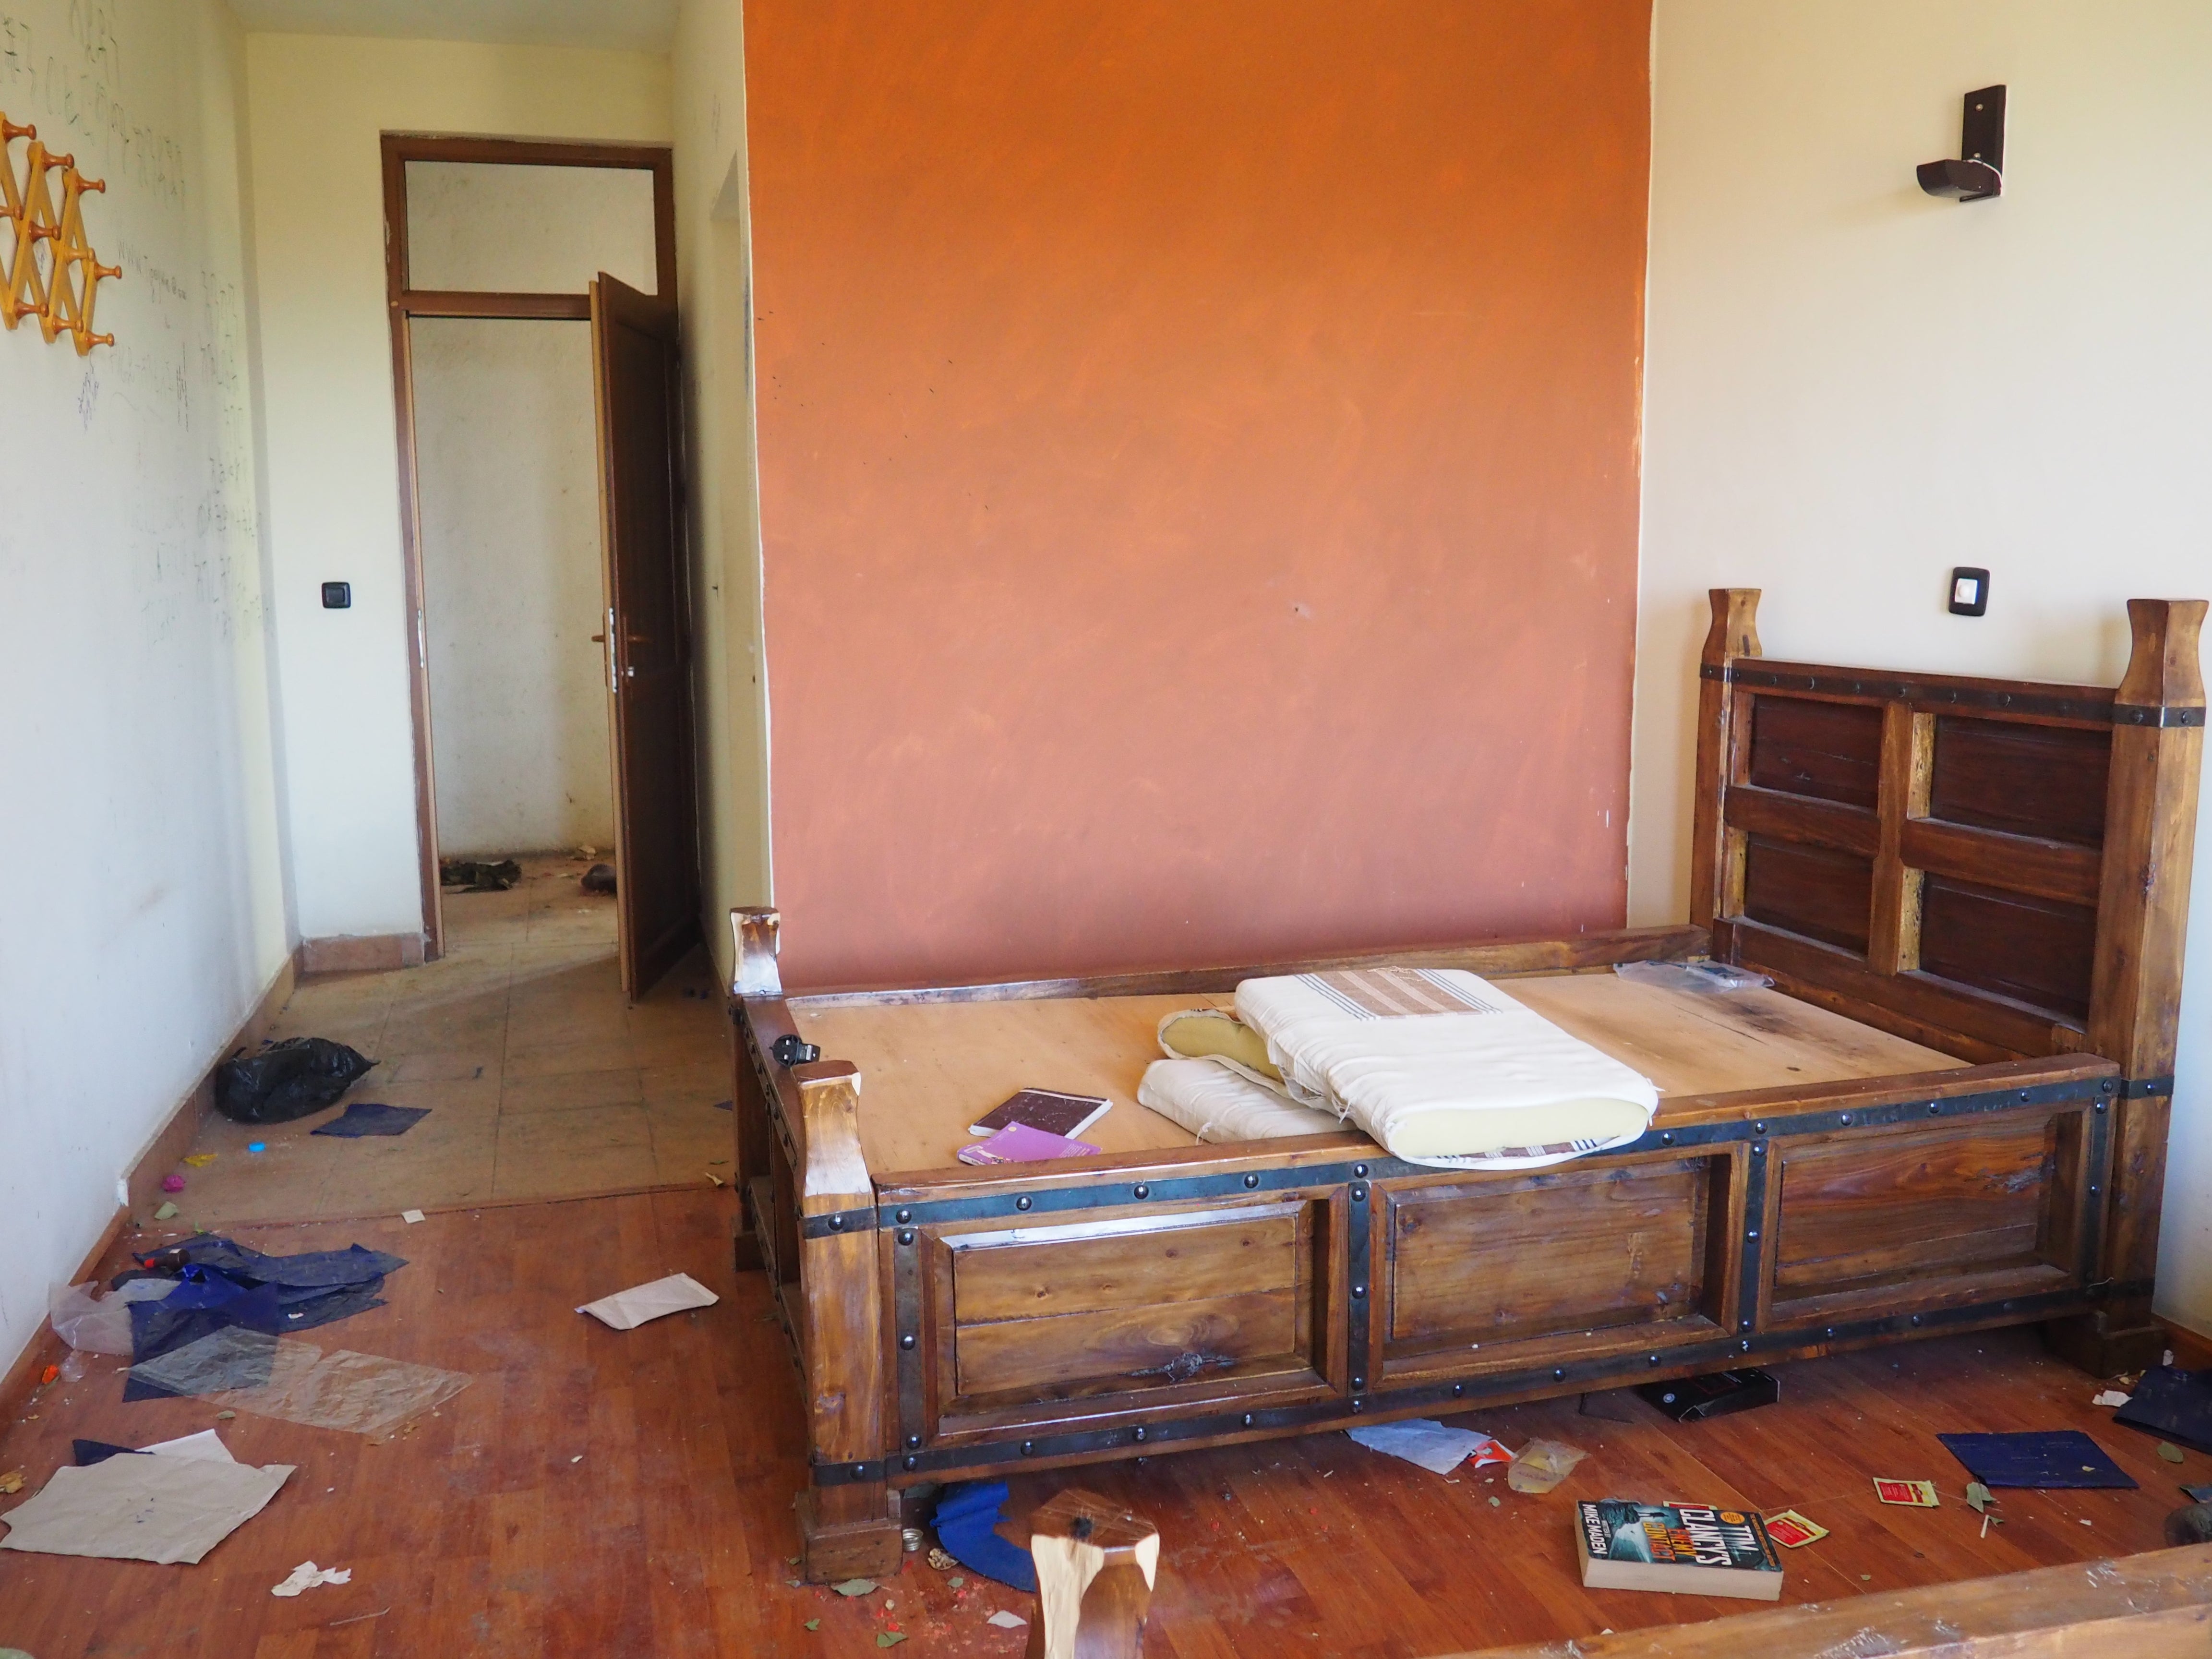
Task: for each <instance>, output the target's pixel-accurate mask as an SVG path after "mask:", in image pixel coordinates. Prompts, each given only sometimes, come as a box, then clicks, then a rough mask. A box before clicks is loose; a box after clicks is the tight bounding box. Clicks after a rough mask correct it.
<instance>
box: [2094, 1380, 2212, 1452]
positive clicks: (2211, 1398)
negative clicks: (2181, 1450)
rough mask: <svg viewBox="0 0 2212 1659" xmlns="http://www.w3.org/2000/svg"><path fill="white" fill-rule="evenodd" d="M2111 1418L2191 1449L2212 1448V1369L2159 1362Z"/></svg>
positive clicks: (2206, 1449) (2210, 1449)
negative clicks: (2180, 1367)
mask: <svg viewBox="0 0 2212 1659" xmlns="http://www.w3.org/2000/svg"><path fill="white" fill-rule="evenodd" d="M2112 1421H2113V1422H2115V1423H2124V1424H2126V1425H2128V1426H2129V1427H2130V1428H2131V1429H2141V1430H2142V1431H2144V1432H2145V1433H2146V1434H2155V1435H2158V1436H2160V1437H2163V1438H2165V1439H2167V1440H2171V1441H2172V1442H2173V1443H2175V1444H2176V1445H2179V1446H2186V1447H2188V1448H2189V1449H2191V1451H2212V1371H2185V1370H2175V1369H2174V1368H2173V1367H2172V1366H2171V1365H2160V1366H2157V1367H2154V1369H2152V1370H2147V1371H2145V1372H2144V1373H2143V1374H2142V1381H2141V1382H2139V1383H2136V1387H2135V1393H2134V1395H2133V1397H2132V1398H2130V1400H2129V1401H2128V1403H2127V1404H2126V1405H2124V1406H2123V1407H2120V1409H2119V1410H2118V1411H2117V1412H2115V1413H2112Z"/></svg>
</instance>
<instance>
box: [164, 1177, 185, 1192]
mask: <svg viewBox="0 0 2212 1659" xmlns="http://www.w3.org/2000/svg"><path fill="white" fill-rule="evenodd" d="M161 1190H162V1191H163V1192H165V1193H181V1192H182V1191H184V1190H185V1178H184V1176H180V1175H165V1176H162V1177H161Z"/></svg>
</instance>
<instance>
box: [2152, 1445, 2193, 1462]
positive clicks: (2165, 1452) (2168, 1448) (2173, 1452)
mask: <svg viewBox="0 0 2212 1659" xmlns="http://www.w3.org/2000/svg"><path fill="white" fill-rule="evenodd" d="M2158 1455H2160V1457H2163V1458H2164V1459H2165V1460H2166V1462H2169V1463H2183V1462H2187V1461H2188V1459H2187V1458H2185V1456H2184V1455H2182V1450H2181V1448H2180V1447H2179V1446H2177V1445H2175V1444H2174V1443H2173V1442H2172V1441H2171V1440H2161V1441H2160V1442H2159V1443H2158Z"/></svg>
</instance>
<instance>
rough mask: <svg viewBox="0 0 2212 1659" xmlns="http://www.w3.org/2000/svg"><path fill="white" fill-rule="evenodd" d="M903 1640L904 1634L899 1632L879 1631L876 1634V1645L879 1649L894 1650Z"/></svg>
mask: <svg viewBox="0 0 2212 1659" xmlns="http://www.w3.org/2000/svg"><path fill="white" fill-rule="evenodd" d="M905 1640H906V1636H905V1633H904V1632H901V1631H895V1630H879V1631H878V1632H876V1645H877V1646H878V1647H879V1648H895V1647H896V1646H897V1645H898V1644H900V1643H902V1642H903V1641H905Z"/></svg>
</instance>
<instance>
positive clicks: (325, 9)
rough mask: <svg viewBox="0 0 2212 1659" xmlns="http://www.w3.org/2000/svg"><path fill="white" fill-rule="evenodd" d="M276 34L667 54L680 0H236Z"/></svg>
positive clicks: (246, 16) (253, 25)
mask: <svg viewBox="0 0 2212 1659" xmlns="http://www.w3.org/2000/svg"><path fill="white" fill-rule="evenodd" d="M230 3H231V8H232V9H233V10H234V11H236V12H237V14H238V15H239V17H240V20H241V21H243V22H244V23H245V25H246V27H247V28H248V29H250V30H252V31H254V32H256V33H270V34H370V35H380V36H383V37H385V38H386V39H390V40H492V41H497V42H500V43H501V44H503V45H507V46H610V47H616V48H620V49H626V50H629V51H631V52H666V51H667V50H668V48H669V44H670V41H671V40H672V39H673V37H674V35H675V33H676V0H230Z"/></svg>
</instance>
